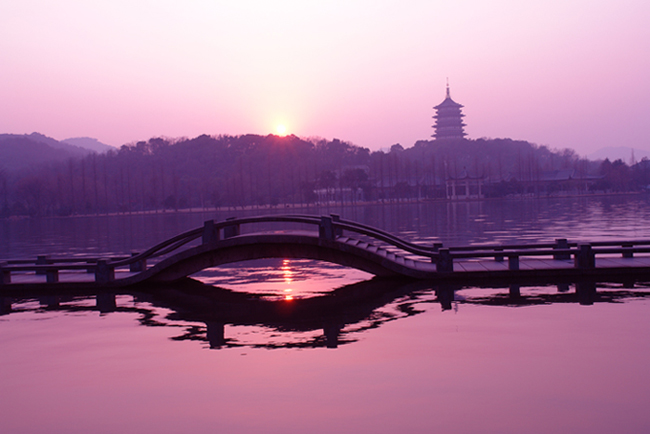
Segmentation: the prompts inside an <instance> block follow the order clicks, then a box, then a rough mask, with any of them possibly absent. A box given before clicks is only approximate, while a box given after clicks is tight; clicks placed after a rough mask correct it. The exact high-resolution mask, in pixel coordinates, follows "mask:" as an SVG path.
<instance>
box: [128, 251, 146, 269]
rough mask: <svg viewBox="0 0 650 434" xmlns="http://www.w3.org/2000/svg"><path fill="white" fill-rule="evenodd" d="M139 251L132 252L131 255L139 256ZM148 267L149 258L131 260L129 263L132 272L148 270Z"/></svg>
mask: <svg viewBox="0 0 650 434" xmlns="http://www.w3.org/2000/svg"><path fill="white" fill-rule="evenodd" d="M138 255H139V253H138V252H131V257H134V256H138ZM146 269H147V260H146V259H140V260H139V261H135V262H131V263H130V264H129V271H130V272H131V273H140V272H142V271H146Z"/></svg>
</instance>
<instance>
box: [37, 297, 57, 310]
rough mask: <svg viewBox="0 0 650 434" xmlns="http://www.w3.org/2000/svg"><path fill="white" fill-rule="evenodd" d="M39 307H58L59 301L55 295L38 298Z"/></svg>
mask: <svg viewBox="0 0 650 434" xmlns="http://www.w3.org/2000/svg"><path fill="white" fill-rule="evenodd" d="M38 301H39V303H41V306H45V307H48V308H50V309H52V308H56V307H59V305H60V299H59V297H57V296H56V295H46V296H45V297H39V299H38Z"/></svg>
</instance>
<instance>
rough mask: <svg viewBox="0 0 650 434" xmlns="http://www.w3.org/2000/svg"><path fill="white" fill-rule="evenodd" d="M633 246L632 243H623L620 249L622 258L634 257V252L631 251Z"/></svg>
mask: <svg viewBox="0 0 650 434" xmlns="http://www.w3.org/2000/svg"><path fill="white" fill-rule="evenodd" d="M633 246H634V245H633V244H632V243H623V245H622V246H621V247H623V257H624V258H633V257H634V252H633V251H632V247H633Z"/></svg>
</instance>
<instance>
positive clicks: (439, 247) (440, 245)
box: [433, 243, 442, 252]
mask: <svg viewBox="0 0 650 434" xmlns="http://www.w3.org/2000/svg"><path fill="white" fill-rule="evenodd" d="M440 249H442V243H433V251H434V252H437V251H438V250H440Z"/></svg>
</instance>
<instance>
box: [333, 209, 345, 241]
mask: <svg viewBox="0 0 650 434" xmlns="http://www.w3.org/2000/svg"><path fill="white" fill-rule="evenodd" d="M330 216H331V217H332V223H338V222H340V221H341V216H340V215H338V214H330ZM334 235H336V236H337V237H340V236H342V235H343V229H341V228H337V227H336V226H335V227H334Z"/></svg>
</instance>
